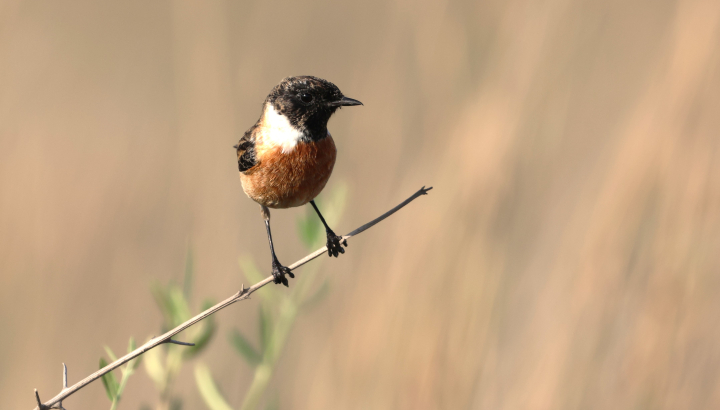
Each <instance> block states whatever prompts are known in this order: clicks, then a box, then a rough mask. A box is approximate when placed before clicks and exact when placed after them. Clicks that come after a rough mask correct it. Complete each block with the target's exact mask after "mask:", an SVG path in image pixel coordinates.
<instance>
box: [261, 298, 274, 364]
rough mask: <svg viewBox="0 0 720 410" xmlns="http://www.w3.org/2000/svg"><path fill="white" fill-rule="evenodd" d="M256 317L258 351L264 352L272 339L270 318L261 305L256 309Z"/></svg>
mask: <svg viewBox="0 0 720 410" xmlns="http://www.w3.org/2000/svg"><path fill="white" fill-rule="evenodd" d="M258 316H259V324H260V349H261V350H262V351H263V352H265V351H266V350H267V347H268V346H269V345H270V339H272V317H271V316H270V312H268V311H267V309H265V308H263V306H262V304H260V306H259V307H258Z"/></svg>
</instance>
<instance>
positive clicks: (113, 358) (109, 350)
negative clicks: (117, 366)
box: [104, 345, 117, 362]
mask: <svg viewBox="0 0 720 410" xmlns="http://www.w3.org/2000/svg"><path fill="white" fill-rule="evenodd" d="M104 347H105V353H107V355H108V357H109V358H110V360H111V361H113V362H114V361H115V360H117V356H115V353H113V351H112V349H110V346H107V345H106V346H104Z"/></svg>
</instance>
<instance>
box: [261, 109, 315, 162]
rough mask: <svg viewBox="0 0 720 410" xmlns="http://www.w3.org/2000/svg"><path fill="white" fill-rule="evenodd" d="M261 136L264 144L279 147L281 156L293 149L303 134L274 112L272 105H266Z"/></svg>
mask: <svg viewBox="0 0 720 410" xmlns="http://www.w3.org/2000/svg"><path fill="white" fill-rule="evenodd" d="M262 136H263V140H264V143H265V144H271V145H274V146H280V147H282V152H283V154H286V153H288V152H290V151H292V150H293V149H295V146H296V145H297V143H298V141H300V140H301V139H302V138H304V137H305V134H304V133H302V132H300V131H298V130H297V129H296V128H295V127H293V125H292V124H290V120H288V118H287V117H286V116H284V115H283V114H280V113H279V112H277V111H275V108H273V106H272V104H269V103H268V104H266V105H265V113H264V114H263V132H262Z"/></svg>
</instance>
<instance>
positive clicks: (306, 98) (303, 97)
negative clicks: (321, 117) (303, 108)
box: [300, 93, 313, 103]
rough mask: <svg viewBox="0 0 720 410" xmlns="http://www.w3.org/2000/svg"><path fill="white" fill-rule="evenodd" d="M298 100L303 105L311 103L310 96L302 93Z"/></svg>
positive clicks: (311, 97)
mask: <svg viewBox="0 0 720 410" xmlns="http://www.w3.org/2000/svg"><path fill="white" fill-rule="evenodd" d="M300 100H301V101H302V102H304V103H311V102H312V100H313V96H312V94H308V93H302V94H300Z"/></svg>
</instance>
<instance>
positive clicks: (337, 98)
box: [265, 76, 362, 138]
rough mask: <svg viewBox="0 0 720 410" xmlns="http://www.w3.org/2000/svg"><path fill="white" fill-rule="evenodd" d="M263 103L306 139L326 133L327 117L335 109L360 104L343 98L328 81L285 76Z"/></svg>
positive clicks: (319, 136)
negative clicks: (305, 136)
mask: <svg viewBox="0 0 720 410" xmlns="http://www.w3.org/2000/svg"><path fill="white" fill-rule="evenodd" d="M265 104H266V110H267V109H269V108H270V107H272V109H273V110H274V111H275V112H276V113H277V114H280V115H282V116H285V117H286V118H287V120H288V121H289V122H290V124H291V125H292V126H293V127H294V128H295V129H296V130H298V131H299V132H301V133H303V134H305V135H307V136H309V137H310V138H313V137H316V138H322V137H324V136H325V135H326V134H327V123H328V120H330V116H332V115H333V113H334V112H335V111H336V110H337V109H338V108H340V107H343V106H352V105H362V103H361V102H360V101H358V100H354V99H352V98H348V97H345V96H344V95H343V93H342V92H340V89H339V88H337V86H336V85H335V84H333V83H331V82H330V81H327V80H323V79H322V78H317V77H312V76H298V77H288V78H285V79H284V80H282V81H281V82H280V84H278V85H276V86H275V88H273V89H272V91H270V94H269V95H268V97H267V99H266V100H265Z"/></svg>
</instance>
